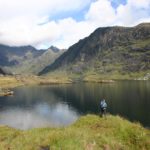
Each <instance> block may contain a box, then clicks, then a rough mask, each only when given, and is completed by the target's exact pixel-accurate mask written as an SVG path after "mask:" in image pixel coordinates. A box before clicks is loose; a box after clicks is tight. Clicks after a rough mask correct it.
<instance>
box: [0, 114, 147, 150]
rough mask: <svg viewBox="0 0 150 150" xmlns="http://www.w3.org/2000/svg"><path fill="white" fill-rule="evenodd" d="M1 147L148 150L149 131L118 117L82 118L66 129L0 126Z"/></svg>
mask: <svg viewBox="0 0 150 150" xmlns="http://www.w3.org/2000/svg"><path fill="white" fill-rule="evenodd" d="M0 149H1V150H6V149H9V150H46V149H51V150H101V149H102V150H103V149H105V150H149V149H150V131H149V130H148V129H145V128H143V127H142V126H141V125H140V124H138V123H131V122H129V121H127V120H125V119H122V118H121V117H119V116H111V115H108V116H107V119H105V118H101V117H99V116H96V115H87V116H84V117H81V118H80V119H79V120H77V121H76V122H75V123H74V124H73V125H70V126H68V127H64V128H39V129H38V128H37V129H31V130H27V131H20V130H16V129H12V128H9V127H5V126H1V127H0Z"/></svg>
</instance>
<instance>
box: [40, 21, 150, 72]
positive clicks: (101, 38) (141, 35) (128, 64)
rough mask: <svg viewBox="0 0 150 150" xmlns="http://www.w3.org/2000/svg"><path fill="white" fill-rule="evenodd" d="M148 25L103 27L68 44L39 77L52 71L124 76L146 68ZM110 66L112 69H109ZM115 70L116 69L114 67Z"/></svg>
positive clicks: (149, 38)
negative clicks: (118, 74) (66, 48)
mask: <svg viewBox="0 0 150 150" xmlns="http://www.w3.org/2000/svg"><path fill="white" fill-rule="evenodd" d="M149 60H150V23H142V24H139V25H137V26H135V27H120V26H115V27H103V28H98V29H96V30H95V31H94V32H93V33H92V34H91V35H90V36H88V37H86V38H84V39H82V40H80V41H79V42H77V43H76V44H74V45H72V46H71V47H70V48H69V49H68V51H66V52H65V53H63V54H62V55H61V56H60V57H58V58H57V59H56V60H55V61H54V63H52V64H51V65H49V66H47V67H46V68H45V69H44V70H43V71H41V72H40V73H39V74H40V75H42V74H46V73H49V72H52V71H54V70H66V71H67V72H73V73H83V72H88V71H91V70H93V72H96V73H98V74H106V73H111V72H112V73H113V72H115V71H117V72H119V73H121V74H125V73H126V72H127V73H131V72H133V73H135V72H139V71H149V69H150V64H149V63H150V62H149ZM111 65H114V66H111ZM117 67H118V68H117Z"/></svg>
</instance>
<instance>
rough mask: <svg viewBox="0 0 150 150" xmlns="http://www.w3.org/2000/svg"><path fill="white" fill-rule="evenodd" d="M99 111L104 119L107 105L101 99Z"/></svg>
mask: <svg viewBox="0 0 150 150" xmlns="http://www.w3.org/2000/svg"><path fill="white" fill-rule="evenodd" d="M100 109H101V116H102V117H103V116H105V117H106V109H107V103H106V101H105V99H102V100H101V102H100Z"/></svg>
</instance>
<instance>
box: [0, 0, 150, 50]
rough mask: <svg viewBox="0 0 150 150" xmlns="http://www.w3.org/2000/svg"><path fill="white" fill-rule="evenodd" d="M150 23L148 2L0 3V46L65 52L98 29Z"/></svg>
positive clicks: (30, 0) (56, 0) (62, 0)
mask: <svg viewBox="0 0 150 150" xmlns="http://www.w3.org/2000/svg"><path fill="white" fill-rule="evenodd" d="M142 22H150V0H0V44H5V45H9V46H24V45H32V46H34V47H36V48H38V49H44V48H48V47H50V46H51V45H54V46H56V47H58V48H62V49H63V48H68V47H69V46H71V45H73V44H74V43H76V42H78V41H79V40H80V39H82V38H84V37H86V36H88V35H90V34H91V33H92V32H93V31H94V30H95V29H96V28H98V27H106V26H115V25H118V26H135V25H137V24H139V23H142Z"/></svg>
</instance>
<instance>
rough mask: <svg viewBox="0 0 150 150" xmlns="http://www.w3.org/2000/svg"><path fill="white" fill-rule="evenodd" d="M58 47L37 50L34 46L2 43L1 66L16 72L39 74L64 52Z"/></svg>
mask: <svg viewBox="0 0 150 150" xmlns="http://www.w3.org/2000/svg"><path fill="white" fill-rule="evenodd" d="M52 48H55V47H52ZM56 49H57V48H55V50H53V49H50V48H49V49H47V50H37V49H35V48H34V47H32V46H22V47H10V46H6V45H0V66H1V67H3V68H4V69H5V70H7V71H8V72H12V73H14V74H22V73H23V74H33V73H34V74H38V73H39V72H40V71H41V70H43V69H44V68H45V67H46V66H47V65H50V64H51V63H52V62H53V61H54V60H55V59H56V58H57V57H58V56H59V55H60V54H62V53H63V51H60V50H59V49H57V51H56Z"/></svg>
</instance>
